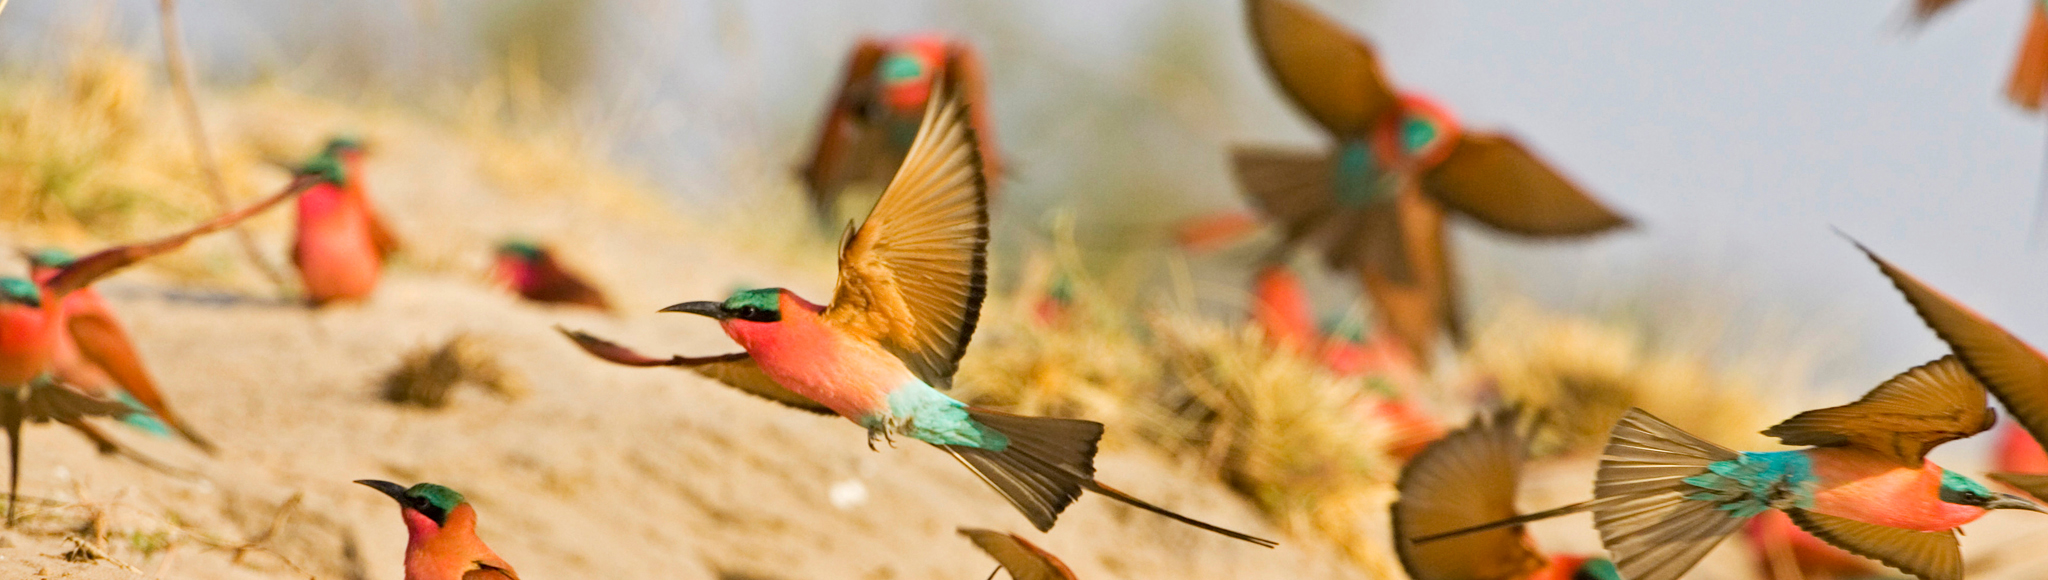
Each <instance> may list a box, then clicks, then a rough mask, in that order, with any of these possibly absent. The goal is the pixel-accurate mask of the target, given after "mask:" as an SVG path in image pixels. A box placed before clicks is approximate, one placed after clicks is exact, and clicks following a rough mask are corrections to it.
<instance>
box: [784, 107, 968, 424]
mask: <svg viewBox="0 0 2048 580" xmlns="http://www.w3.org/2000/svg"><path fill="white" fill-rule="evenodd" d="M934 85H935V86H934V91H933V97H932V99H931V100H930V102H929V104H928V105H927V106H926V107H925V115H924V122H923V124H922V125H921V126H920V127H918V130H917V140H916V141H915V142H913V143H912V144H911V146H910V154H909V155H908V156H906V157H905V158H904V161H903V168H902V169H900V170H898V171H897V172H896V178H895V180H894V181H891V182H890V183H889V188H888V190H886V191H885V192H883V193H882V199H881V200H880V201H877V202H876V203H875V209H874V211H873V212H871V213H869V214H868V218H867V221H865V222H863V223H862V224H861V225H860V229H859V230H858V231H856V232H854V234H853V235H852V236H851V237H849V238H847V241H846V245H845V246H844V247H843V248H841V249H840V251H839V287H838V288H837V289H836V290H835V291H834V292H833V294H832V305H831V306H830V307H829V308H828V309H827V310H826V311H825V315H824V316H825V320H826V322H827V323H830V324H833V325H835V326H838V327H839V328H841V329H845V330H847V331H849V332H852V333H853V334H854V335H855V336H862V337H868V338H872V339H874V340H876V341H879V342H880V343H881V344H882V346H884V347H885V348H888V349H889V351H890V352H892V353H895V354H896V356H897V357H899V358H901V359H903V362H904V363H905V364H907V365H908V366H909V367H910V370H911V372H912V373H915V374H916V375H917V377H918V378H919V379H923V380H924V382H926V383H928V384H930V385H932V386H934V387H938V388H941V389H943V388H947V387H949V386H951V385H952V379H953V371H954V370H955V369H957V368H958V366H959V361H960V356H961V355H962V354H965V353H966V350H967V341H968V340H969V339H970V338H972V337H973V336H974V326H975V323H976V321H977V319H978V318H980V315H981V301H982V298H983V297H985V296H986V295H987V293H988V288H987V286H988V182H987V180H986V178H985V177H984V175H983V173H982V160H981V146H980V144H979V143H980V141H979V139H978V136H977V135H976V134H975V132H974V126H973V123H972V120H973V118H974V111H973V106H974V105H978V104H979V103H969V102H967V101H966V100H964V99H963V98H961V94H960V91H959V90H958V88H957V87H956V85H955V83H954V82H953V81H952V80H951V79H939V80H938V81H936V82H935V83H934Z"/></svg>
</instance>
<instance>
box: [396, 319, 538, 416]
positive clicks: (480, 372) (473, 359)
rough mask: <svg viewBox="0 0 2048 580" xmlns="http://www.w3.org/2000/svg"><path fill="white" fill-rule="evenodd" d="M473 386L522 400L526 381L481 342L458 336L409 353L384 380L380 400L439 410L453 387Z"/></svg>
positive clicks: (464, 335) (444, 404)
mask: <svg viewBox="0 0 2048 580" xmlns="http://www.w3.org/2000/svg"><path fill="white" fill-rule="evenodd" d="M463 384H474V385H476V386H478V387H482V388H483V389H484V390H486V391H489V392H490V393H491V394H494V395H497V396H500V397H504V398H507V399H517V398H519V397H522V396H525V395H526V393H527V391H529V390H531V389H529V388H528V387H527V384H526V377H524V376H521V375H520V374H519V373H517V372H514V371H512V370H510V369H508V368H506V367H505V364H504V363H502V362H499V360H498V355H496V354H494V351H493V350H492V349H491V348H489V346H488V345H486V344H485V343H484V342H483V341H482V340H480V339H478V338H476V337H474V336H471V335H470V334H468V333H458V334H456V335H455V336H453V337H450V338H449V339H448V341H447V342H444V343H441V345H440V346H438V347H436V346H422V347H420V348H416V349H413V350H412V352H409V353H407V354H406V355H405V359H404V360H402V361H400V362H399V363H398V367H397V368H394V369H392V370H391V373H390V374H388V375H385V377H384V400H386V401H390V402H393V403H398V404H401V405H413V406H417V407H424V408H428V409H439V408H441V407H444V406H446V405H447V404H448V394H449V392H451V391H454V390H455V387H457V386H460V385H463Z"/></svg>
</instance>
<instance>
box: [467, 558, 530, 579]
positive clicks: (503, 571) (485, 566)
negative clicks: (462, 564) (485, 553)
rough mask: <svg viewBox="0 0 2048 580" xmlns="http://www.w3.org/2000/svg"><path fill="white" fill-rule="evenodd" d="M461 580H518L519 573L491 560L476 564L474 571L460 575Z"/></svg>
mask: <svg viewBox="0 0 2048 580" xmlns="http://www.w3.org/2000/svg"><path fill="white" fill-rule="evenodd" d="M462 580H519V573H517V572H513V571H512V566H511V565H510V564H506V563H505V561H503V560H499V559H496V558H492V559H491V561H489V562H477V563H476V569H475V570H470V571H469V572H465V573H463V574H462Z"/></svg>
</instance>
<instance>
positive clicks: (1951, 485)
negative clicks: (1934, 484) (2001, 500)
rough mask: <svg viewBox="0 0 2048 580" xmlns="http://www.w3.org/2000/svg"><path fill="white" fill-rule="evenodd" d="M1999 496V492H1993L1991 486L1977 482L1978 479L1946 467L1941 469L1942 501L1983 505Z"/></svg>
mask: <svg viewBox="0 0 2048 580" xmlns="http://www.w3.org/2000/svg"><path fill="white" fill-rule="evenodd" d="M1997 498H1998V494H1996V493H1992V492H1991V488H1988V487H1984V484H1981V483H1977V480H1974V479H1970V478H1968V477H1964V476H1963V475H1962V474H1960V473H1956V472H1953V471H1949V470H1946V469H1943V470H1941V501H1945V502H1948V503H1952V504H1960V505H1973V506H1978V507H1983V506H1984V505H1985V504H1989V503H1991V500H1993V499H1997Z"/></svg>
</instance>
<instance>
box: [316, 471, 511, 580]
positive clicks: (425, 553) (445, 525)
mask: <svg viewBox="0 0 2048 580" xmlns="http://www.w3.org/2000/svg"><path fill="white" fill-rule="evenodd" d="M356 483H360V484H363V485H364V486H366V487H369V488H370V489H374V490H377V491H379V492H383V493H384V495H385V496H387V497H390V498H391V500H392V501H396V502H398V514H399V516H400V517H402V518H404V520H405V532H406V540H405V580H519V574H518V573H517V572H513V571H512V565H511V564H507V563H505V559H504V558H499V557H498V554H497V553H495V552H492V551H491V547H490V546H486V545H484V541H483V539H482V538H479V537H477V535H476V508H474V507H471V506H470V505H469V500H467V499H465V498H463V497H462V494H461V493H458V492H456V491H455V490H453V489H448V488H447V487H443V486H440V485H436V484H432V483H419V484H414V485H413V486H412V487H406V486H403V485H399V484H396V483H391V482H389V481H379V480H375V479H358V480H356Z"/></svg>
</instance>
